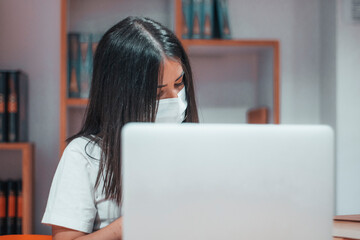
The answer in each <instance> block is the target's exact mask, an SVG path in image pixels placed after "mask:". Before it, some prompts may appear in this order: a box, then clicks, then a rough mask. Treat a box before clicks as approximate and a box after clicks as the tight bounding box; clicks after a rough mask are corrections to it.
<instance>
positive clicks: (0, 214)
mask: <svg viewBox="0 0 360 240" xmlns="http://www.w3.org/2000/svg"><path fill="white" fill-rule="evenodd" d="M4 234H6V187H5V182H4V181H1V180H0V236H1V235H4Z"/></svg>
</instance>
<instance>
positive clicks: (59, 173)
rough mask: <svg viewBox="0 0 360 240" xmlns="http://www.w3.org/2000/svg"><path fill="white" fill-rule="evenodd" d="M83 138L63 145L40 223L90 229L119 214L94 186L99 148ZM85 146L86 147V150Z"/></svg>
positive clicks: (85, 230)
mask: <svg viewBox="0 0 360 240" xmlns="http://www.w3.org/2000/svg"><path fill="white" fill-rule="evenodd" d="M88 142H89V140H88V139H86V138H76V139H74V140H73V141H71V142H70V144H69V145H68V146H67V147H66V149H65V151H64V153H63V155H62V157H61V160H60V162H59V165H58V167H57V169H56V172H55V175H54V179H53V182H52V185H51V189H50V193H49V198H48V202H47V206H46V210H45V214H44V216H43V219H42V223H44V224H51V225H57V226H61V227H65V228H70V229H74V230H78V231H81V232H85V233H91V232H94V231H96V230H99V229H100V228H103V227H105V226H107V225H109V224H110V223H111V222H113V221H114V220H116V219H117V218H119V217H120V216H121V210H120V207H119V205H118V204H117V203H116V202H115V201H113V200H106V199H105V195H104V194H102V187H103V184H104V181H103V180H101V181H100V184H99V187H98V188H96V189H95V187H94V186H95V181H96V177H97V174H98V171H99V159H100V154H101V149H100V147H99V146H98V145H96V144H94V143H92V142H90V143H89V144H88ZM85 147H86V151H85Z"/></svg>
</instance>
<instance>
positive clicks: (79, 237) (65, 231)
mask: <svg viewBox="0 0 360 240" xmlns="http://www.w3.org/2000/svg"><path fill="white" fill-rule="evenodd" d="M52 236H53V240H92V239H96V240H98V239H104V240H121V239H122V217H121V218H119V219H117V220H115V221H114V222H112V223H111V224H109V225H108V226H106V227H104V228H102V229H100V230H98V231H96V232H93V233H90V234H87V233H84V232H79V231H76V230H72V229H69V228H64V227H60V226H55V225H53V226H52Z"/></svg>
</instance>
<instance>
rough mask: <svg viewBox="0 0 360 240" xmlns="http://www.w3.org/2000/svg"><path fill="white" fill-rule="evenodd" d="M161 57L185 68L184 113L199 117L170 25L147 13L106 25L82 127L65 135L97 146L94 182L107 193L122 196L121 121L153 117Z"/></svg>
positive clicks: (188, 117)
mask: <svg viewBox="0 0 360 240" xmlns="http://www.w3.org/2000/svg"><path fill="white" fill-rule="evenodd" d="M165 58H167V59H170V60H173V61H177V62H179V63H180V64H181V65H182V68H183V71H184V77H183V82H184V85H185V89H186V100H187V102H188V106H187V109H186V115H185V116H186V118H185V120H184V122H199V119H198V113H197V107H196V102H195V96H194V86H193V79H192V71H191V67H190V64H189V59H188V56H187V55H186V53H185V50H184V48H183V46H182V45H181V43H180V41H179V40H178V39H177V37H176V36H175V35H174V33H172V32H171V31H170V30H169V29H167V28H166V27H164V26H162V25H161V24H160V23H158V22H156V21H154V20H151V19H149V18H142V17H127V18H126V19H124V20H122V21H120V22H119V23H117V24H116V25H114V26H113V27H112V28H110V29H109V30H108V31H107V32H106V33H105V34H104V36H103V37H102V39H101V40H100V42H99V44H98V47H97V50H96V52H95V56H94V66H93V75H92V83H91V89H90V95H89V103H88V106H87V109H86V113H85V121H84V124H83V126H82V128H81V130H80V131H79V132H78V133H77V134H75V135H74V136H72V137H70V138H69V139H67V141H68V142H70V141H72V140H73V139H75V138H77V137H86V138H88V139H90V141H92V142H95V143H96V144H98V145H99V146H100V148H101V150H102V154H101V158H100V168H99V173H98V176H97V179H96V184H95V187H98V186H99V182H100V179H104V187H103V189H102V191H103V192H104V193H105V196H106V198H107V199H113V200H116V201H117V202H118V203H119V204H120V203H121V200H122V182H121V143H120V140H121V138H120V134H121V129H122V127H123V126H124V125H125V124H126V123H128V122H154V121H155V117H156V111H157V99H156V97H157V86H158V84H159V81H160V82H161V81H162V79H161V78H162V66H163V63H164V60H165Z"/></svg>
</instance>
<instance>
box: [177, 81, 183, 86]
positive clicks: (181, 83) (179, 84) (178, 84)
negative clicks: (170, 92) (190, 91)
mask: <svg viewBox="0 0 360 240" xmlns="http://www.w3.org/2000/svg"><path fill="white" fill-rule="evenodd" d="M182 85H184V82H183V81H181V82H180V83H175V86H176V87H180V86H182Z"/></svg>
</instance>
